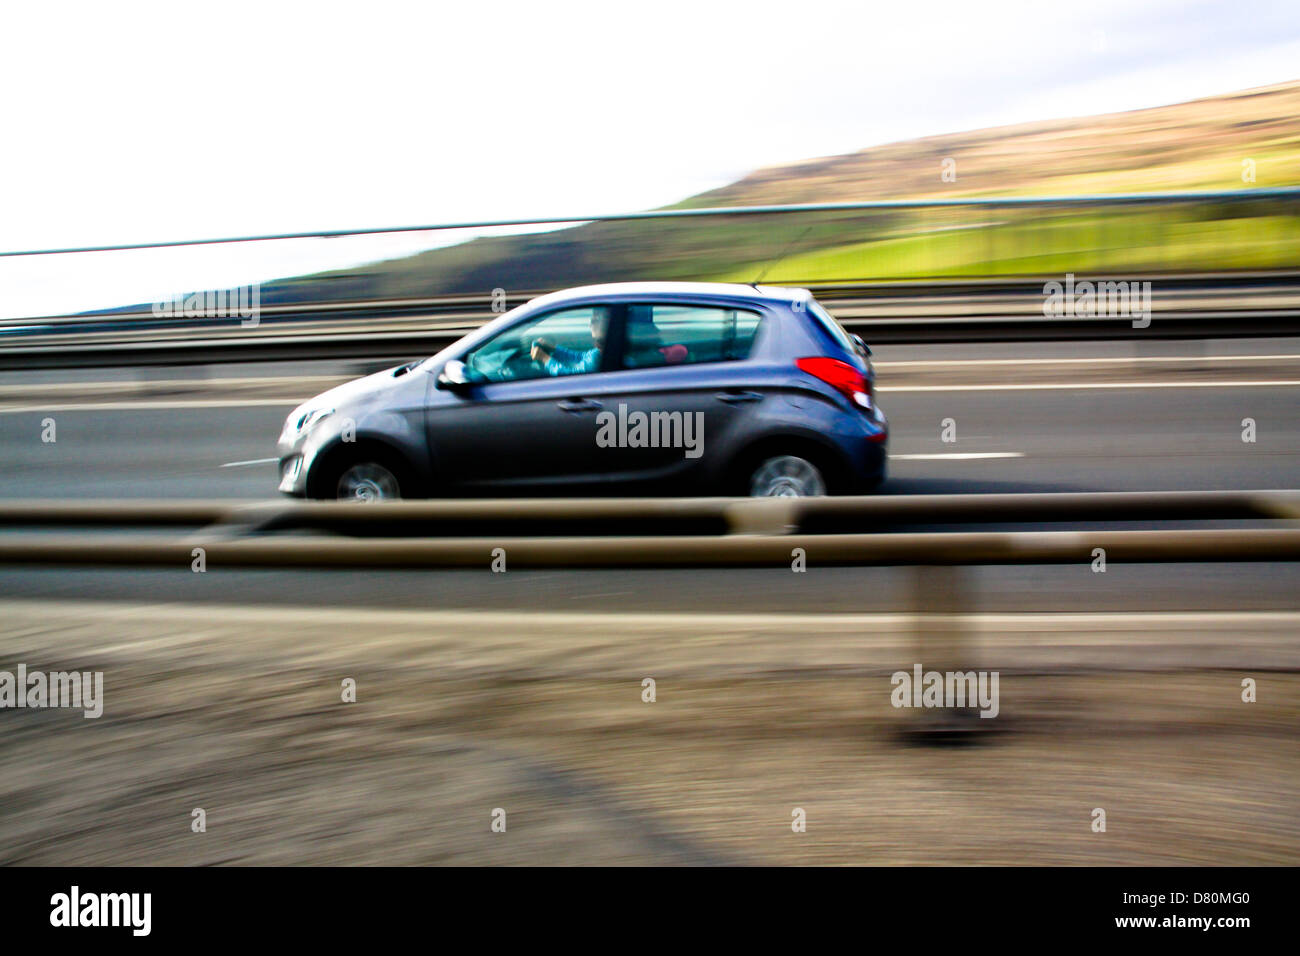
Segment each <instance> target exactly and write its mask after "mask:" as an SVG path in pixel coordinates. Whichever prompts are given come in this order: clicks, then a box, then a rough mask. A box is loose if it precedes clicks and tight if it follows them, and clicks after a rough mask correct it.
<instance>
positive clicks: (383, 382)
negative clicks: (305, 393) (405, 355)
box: [301, 363, 423, 409]
mask: <svg viewBox="0 0 1300 956" xmlns="http://www.w3.org/2000/svg"><path fill="white" fill-rule="evenodd" d="M400 369H406V371H404V372H402V374H400V375H398V374H396V373H397V372H398V371H399V370H400ZM412 378H421V379H422V378H423V376H422V375H421V373H420V371H419V369H418V368H416V367H415V363H408V364H407V365H395V366H393V367H392V368H386V369H384V370H383V371H382V372H375V373H374V374H373V375H366V376H365V377H363V378H358V379H353V380H352V381H351V382H344V383H343V384H342V385H336V386H334V387H333V388H331V389H329V390H327V391H324V392H321V393H320V394H319V395H317V396H316V397H315V398H312V399H310V400H308V401H306V402H304V403H303V404H302V406H301V407H302V408H304V409H305V408H309V407H310V408H316V407H319V406H321V405H326V406H333V407H335V408H338V407H339V406H341V405H356V404H357V403H359V402H365V401H366V400H367V399H369V398H373V397H375V396H376V395H381V394H387V393H390V392H392V391H395V390H398V389H402V388H405V387H407V386H409V384H410V382H411V380H412Z"/></svg>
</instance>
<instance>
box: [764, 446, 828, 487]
mask: <svg viewBox="0 0 1300 956" xmlns="http://www.w3.org/2000/svg"><path fill="white" fill-rule="evenodd" d="M748 472H749V474H748V478H747V479H746V481H745V494H747V495H749V496H750V497H751V498H813V497H821V496H822V495H825V494H827V493H828V483H827V479H826V475H825V473H824V471H823V469H822V468H820V467H819V466H818V464H817V463H815V462H813V461H811V460H810V459H809V458H807V457H804V456H803V455H798V454H784V453H779V452H778V453H768V454H764V455H762V456H760V457H758V458H757V459H755V464H754V465H753V466H752V467H751V468H749V469H748Z"/></svg>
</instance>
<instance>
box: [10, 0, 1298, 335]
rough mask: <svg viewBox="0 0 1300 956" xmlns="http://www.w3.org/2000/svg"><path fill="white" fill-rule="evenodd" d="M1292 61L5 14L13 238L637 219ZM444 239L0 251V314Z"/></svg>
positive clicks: (784, 10) (1221, 83)
mask: <svg viewBox="0 0 1300 956" xmlns="http://www.w3.org/2000/svg"><path fill="white" fill-rule="evenodd" d="M1298 75H1300V4H1298V3H1297V2H1296V0H1253V2H1249V3H1242V2H1218V0H1214V2H1197V0H1144V2H1143V3H1141V4H1135V3H1133V2H1132V0H1096V2H1091V3H1076V2H1069V3H1061V2H1056V0H1034V2H1030V0H1025V2H1021V0H1002V2H999V0H985V2H981V3H972V2H970V0H961V2H948V0H923V2H910V3H898V2H894V0H889V2H882V3H871V2H862V0H859V2H850V3H835V2H828V0H801V2H798V3H790V2H782V3H766V2H756V0H746V2H736V3H730V2H728V3H720V2H708V0H691V2H676V0H655V2H653V3H646V4H637V5H629V4H620V3H611V2H597V3H566V2H555V0H548V2H519V3H490V2H473V3H457V4H441V3H435V2H424V3H398V2H366V3H356V2H352V3H328V2H319V0H318V2H311V3H277V2H273V0H261V2H252V3H245V2H223V3H199V2H176V0H167V2H160V3H144V2H119V3H102V2H95V3H84V4H81V3H59V2H42V3H8V4H6V5H4V6H3V7H0V89H3V90H4V95H3V97H0V137H3V139H2V140H0V182H2V183H3V193H0V250H4V251H7V250H15V249H32V248H49V247H65V246H80V245H94V244H107V243H128V242H146V241H151V240H168V239H187V238H203V237H213V236H226V235H246V234H256V233H268V232H298V231H306V230H311V229H317V228H320V229H337V228H348V227H373V226H388V225H407V224H418V223H436V222H446V221H457V220H467V219H495V218H515V217H521V218H522V217H526V216H551V215H567V214H573V213H583V212H589V213H597V212H620V211H626V210H632V209H640V208H647V207H652V206H656V205H662V204H666V203H670V202H674V201H676V200H679V199H682V198H684V197H686V196H688V195H690V194H692V193H696V192H700V191H702V190H705V189H708V188H711V187H715V186H719V185H723V184H725V183H727V182H730V181H732V180H734V179H736V178H738V177H739V176H741V175H743V174H744V173H746V172H748V171H749V170H752V169H755V168H757V167H760V166H766V165H771V164H774V163H780V162H786V161H791V160H797V159H804V158H809V157H815V156H824V155H829V154H833V153H842V152H849V151H852V150H855V149H860V148H862V147H864V146H870V145H874V144H878V143H883V142H890V141H894V140H899V139H907V138H910V137H914V136H921V135H928V134H934V133H944V132H951V131H954V130H961V129H973V128H978V127H983V126H990V125H1000V124H1004V123H1013V122H1021V121H1028V120H1037V119H1046V118H1050V117H1058V116H1076V115H1084V114H1089V113H1100V112H1108V111H1113V110H1120V109H1132V108H1138V107H1143V106H1152V105H1158V104H1162V103H1172V102H1178V101H1181V100H1186V99H1191V98H1195V97H1198V96H1205V95H1211V94H1215V93H1222V92H1228V91H1231V90H1235V89H1241V88H1246V87H1251V86H1260V85H1264V84H1268V83H1274V82H1279V81H1283V80H1288V79H1294V78H1296V77H1297V76H1298ZM448 238H451V237H450V236H449V235H446V236H443V237H442V238H433V239H431V238H428V237H427V236H416V237H412V236H403V237H388V238H383V239H336V240H311V241H302V242H292V243H253V244H249V245H244V246H218V247H206V248H199V249H189V250H171V251H151V252H131V253H113V254H94V255H78V256H55V257H43V258H40V259H32V258H19V259H0V316H18V315H40V314H54V313H62V312H69V311H76V310H80V309H88V308H102V307H109V306H114V305H119V304H124V303H130V302H141V301H153V300H155V299H159V298H162V297H164V296H168V295H171V294H173V293H177V292H183V291H190V290H194V289H203V288H218V287H223V286H226V285H234V284H239V283H244V282H252V281H262V280H266V279H270V278H274V277H278V276H284V275H292V274H297V273H300V272H306V271H312V270H315V269H318V268H325V267H337V266H343V265H347V264H350V263H355V262H361V261H370V260H373V259H376V258H384V257H387V256H391V255H394V254H398V253H403V252H407V251H412V250H415V249H420V248H427V247H429V246H431V245H434V244H437V243H438V242H441V241H445V240H446V239H448ZM503 284H507V285H508V283H503Z"/></svg>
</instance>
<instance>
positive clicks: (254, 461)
mask: <svg viewBox="0 0 1300 956" xmlns="http://www.w3.org/2000/svg"><path fill="white" fill-rule="evenodd" d="M279 460H280V459H279V458H250V459H249V460H248V461H228V462H226V463H225V464H224V465H222V466H221V467H222V468H241V467H243V466H244V465H269V464H270V463H271V462H276V461H279Z"/></svg>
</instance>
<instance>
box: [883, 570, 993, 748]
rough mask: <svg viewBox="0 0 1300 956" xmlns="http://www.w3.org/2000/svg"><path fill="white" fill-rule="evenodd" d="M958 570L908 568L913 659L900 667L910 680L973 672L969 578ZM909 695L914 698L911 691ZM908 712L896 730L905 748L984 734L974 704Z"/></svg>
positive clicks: (985, 722) (986, 724) (972, 603)
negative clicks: (908, 675) (911, 744)
mask: <svg viewBox="0 0 1300 956" xmlns="http://www.w3.org/2000/svg"><path fill="white" fill-rule="evenodd" d="M972 573H974V569H973V568H970V567H965V566H962V565H913V566H912V567H910V568H909V569H908V574H909V577H910V582H909V589H910V599H911V606H912V607H913V608H914V609H915V612H914V614H913V617H912V628H911V630H912V646H913V659H912V660H911V661H907V662H905V667H906V669H907V670H908V672H909V673H911V674H913V675H915V673H916V670H915V668H916V666H917V665H920V672H921V674H922V675H924V674H928V673H930V672H937V673H939V674H941V675H946V674H948V673H950V672H954V673H965V672H969V671H972V670H975V664H976V660H975V657H976V652H975V648H974V638H973V635H972V633H971V631H972V626H971V623H970V620H969V616H970V615H971V614H972V613H973V612H974V610H975V600H974V588H973V587H972V585H971V574H972ZM913 693H914V694H916V693H918V691H917V689H916V688H915V686H913ZM942 703H943V705H944V706H939V707H926V706H922V707H914V708H913V712H912V713H910V714H909V715H908V719H907V721H906V723H905V726H904V728H903V730H902V735H903V739H904V740H905V741H907V742H909V743H924V744H941V745H942V744H956V743H962V742H968V741H972V740H974V739H975V737H976V735H979V734H981V733H983V732H987V731H989V730H990V729H992V728H991V726H990V724H991V723H992V721H991V720H987V719H984V718H981V717H980V716H979V707H978V702H977V701H976V702H974V703H972V702H971V701H969V700H968V701H967V702H966V705H965V706H963V707H952V706H948V704H949V703H951V702H950V701H948V700H947V699H946V698H945V699H944V700H943V701H942Z"/></svg>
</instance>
